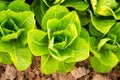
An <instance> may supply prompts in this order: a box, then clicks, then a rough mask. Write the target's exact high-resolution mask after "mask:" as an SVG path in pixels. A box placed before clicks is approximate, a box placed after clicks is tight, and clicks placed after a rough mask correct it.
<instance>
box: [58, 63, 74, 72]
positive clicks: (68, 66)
mask: <svg viewBox="0 0 120 80" xmlns="http://www.w3.org/2000/svg"><path fill="white" fill-rule="evenodd" d="M74 67H75V63H65V62H60V64H59V67H58V69H57V71H58V72H60V73H67V72H69V71H71V70H72V69H73V68H74Z"/></svg>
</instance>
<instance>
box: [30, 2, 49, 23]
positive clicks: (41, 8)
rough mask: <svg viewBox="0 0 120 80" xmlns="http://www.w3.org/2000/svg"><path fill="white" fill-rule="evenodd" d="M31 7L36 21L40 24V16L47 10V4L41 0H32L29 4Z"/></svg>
mask: <svg viewBox="0 0 120 80" xmlns="http://www.w3.org/2000/svg"><path fill="white" fill-rule="evenodd" d="M31 8H32V10H33V12H34V13H35V16H36V19H37V21H38V23H39V24H40V25H42V18H43V16H44V15H45V13H46V11H47V10H48V7H47V5H46V4H45V3H44V2H43V0H34V1H33V2H32V4H31Z"/></svg>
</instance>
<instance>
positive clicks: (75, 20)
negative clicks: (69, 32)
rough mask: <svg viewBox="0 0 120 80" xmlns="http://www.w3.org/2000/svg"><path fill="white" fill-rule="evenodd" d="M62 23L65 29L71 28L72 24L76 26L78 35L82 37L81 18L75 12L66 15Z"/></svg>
mask: <svg viewBox="0 0 120 80" xmlns="http://www.w3.org/2000/svg"><path fill="white" fill-rule="evenodd" d="M60 21H61V23H62V24H63V25H64V26H65V27H67V26H69V25H70V24H72V25H73V24H74V25H75V27H76V29H77V34H78V35H80V30H81V24H80V20H79V17H78V15H77V13H76V12H75V11H72V12H70V13H69V14H67V15H65V16H64V17H63V18H62V19H61V20H60ZM70 27H71V26H70Z"/></svg>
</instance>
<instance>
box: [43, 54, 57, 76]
mask: <svg viewBox="0 0 120 80" xmlns="http://www.w3.org/2000/svg"><path fill="white" fill-rule="evenodd" d="M58 66H59V61H57V60H55V59H54V58H53V57H52V56H50V55H43V56H41V70H42V72H43V73H44V74H52V73H53V72H55V71H56V70H57V69H58Z"/></svg>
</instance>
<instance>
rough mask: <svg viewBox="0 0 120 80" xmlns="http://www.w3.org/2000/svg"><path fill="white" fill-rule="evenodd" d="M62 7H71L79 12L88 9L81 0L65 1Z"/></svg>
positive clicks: (87, 5)
mask: <svg viewBox="0 0 120 80" xmlns="http://www.w3.org/2000/svg"><path fill="white" fill-rule="evenodd" d="M62 5H64V6H66V7H73V8H75V9H78V10H79V11H85V10H86V9H87V8H88V7H89V4H88V3H86V2H84V1H81V0H65V1H64V2H63V3H62Z"/></svg>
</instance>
